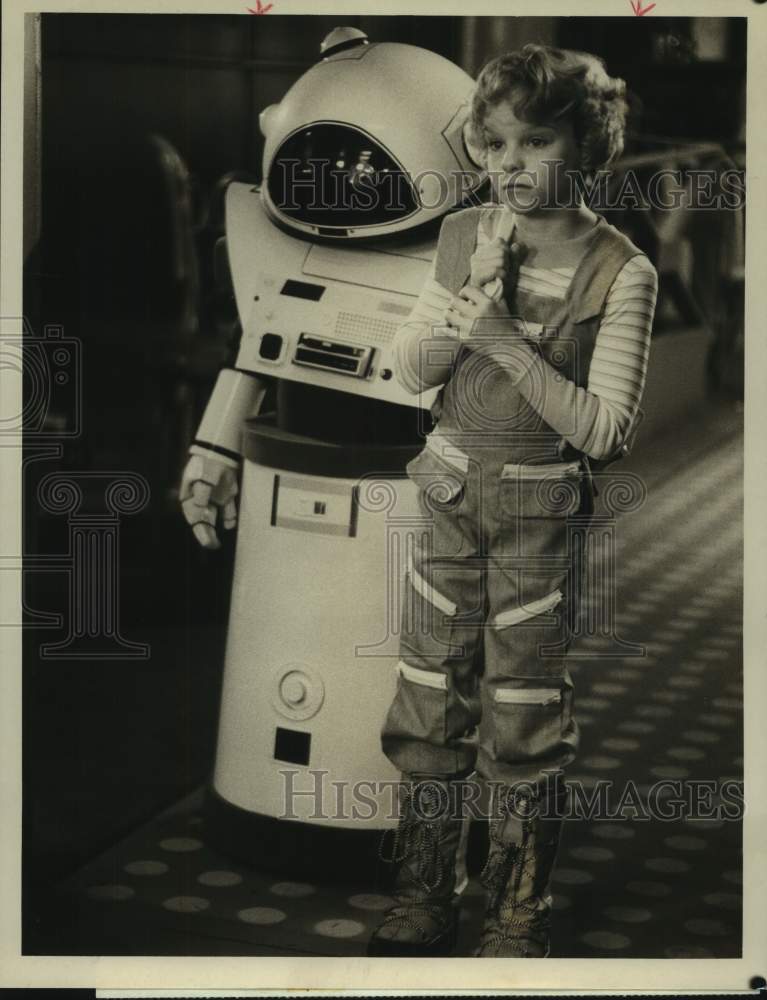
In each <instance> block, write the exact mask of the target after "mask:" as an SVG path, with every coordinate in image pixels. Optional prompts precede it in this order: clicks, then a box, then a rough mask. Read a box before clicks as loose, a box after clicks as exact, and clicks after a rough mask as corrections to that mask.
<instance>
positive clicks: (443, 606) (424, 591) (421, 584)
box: [407, 564, 458, 617]
mask: <svg viewBox="0 0 767 1000" xmlns="http://www.w3.org/2000/svg"><path fill="white" fill-rule="evenodd" d="M407 572H408V576H409V577H410V583H411V584H412V587H413V590H414V591H415V592H416V594H418V596H419V597H421V598H423V600H424V601H428V602H429V604H433V605H434V607H435V608H438V609H439V610H440V611H441V612H442V613H443V614H446V615H448V616H450V617H453V616H454V615H455V614H456V612H457V611H458V607H457V606H456V605H455V604H454V603H453V602H452V601H451V600H449V599H448V598H447V597H445V596H444V595H443V594H440V592H439V591H438V590H435V589H434V587H432V586H431V584H429V583H427V582H426V580H424V578H423V577H422V576H421V574H420V573H419V572H418V570H416V569H415V568H414V567H413V566H412V564H411V565H410V566H409V567H408V571H407Z"/></svg>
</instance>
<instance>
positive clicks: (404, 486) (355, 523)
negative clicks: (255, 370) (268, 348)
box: [210, 418, 420, 871]
mask: <svg viewBox="0 0 767 1000" xmlns="http://www.w3.org/2000/svg"><path fill="white" fill-rule="evenodd" d="M245 439H246V440H245V449H244V451H245V462H244V467H243V478H242V492H241V499H240V523H239V531H238V542H237V552H236V557H235V569H234V583H233V590H232V603H231V611H230V622H229V634H228V641H227V650H226V660H225V667H224V681H223V690H222V700H221V713H220V724H219V736H218V746H217V755H216V766H215V772H214V778H213V794H212V796H211V810H210V812H211V814H212V816H213V817H214V821H213V827H214V828H215V829H216V830H217V831H218V834H217V835H215V839H216V840H217V842H219V843H223V842H224V841H226V839H227V834H226V828H227V826H228V827H229V829H230V833H231V836H232V838H233V839H234V840H236V841H242V842H243V843H246V844H247V843H248V841H249V842H250V844H251V850H252V852H253V857H254V860H255V857H257V856H259V855H261V853H262V847H260V846H259V843H260V842H262V841H263V840H264V838H266V841H267V842H272V838H274V840H275V842H276V843H278V844H279V845H282V846H280V850H284V844H283V837H292V836H293V835H295V839H296V842H297V845H299V846H297V847H296V850H295V851H290V852H288V853H289V856H290V864H291V866H293V865H295V863H296V860H297V859H299V858H300V857H301V856H302V854H303V853H304V851H305V849H306V847H305V846H304V847H300V843H301V841H302V840H303V841H306V842H308V841H311V840H312V838H314V840H315V841H317V842H319V840H318V838H320V831H322V835H323V837H325V838H328V837H331V838H332V836H333V835H334V834H335V835H338V836H339V837H340V840H339V843H341V844H343V845H345V846H344V849H343V850H342V851H341V852H340V854H339V855H338V860H339V864H340V867H341V868H342V869H344V868H346V867H347V865H348V860H349V856H350V853H354V851H353V850H352V849H351V842H352V841H355V842H358V843H359V845H360V848H359V853H361V855H362V856H363V857H364V858H365V859H366V861H365V863H366V864H367V865H368V867H367V870H368V871H369V870H370V868H369V864H370V858H371V856H372V855H371V853H370V852H371V851H372V852H373V854H375V853H376V852H377V848H378V841H379V840H380V834H381V832H382V831H383V830H385V829H388V828H393V827H394V826H396V822H397V816H398V813H399V803H398V795H397V786H398V783H399V780H400V775H399V773H398V771H396V769H395V768H394V767H393V766H392V765H391V764H390V762H389V761H388V760H387V759H386V758H385V757H384V755H383V753H382V751H381V748H380V737H379V734H380V731H381V727H382V724H383V720H384V717H385V714H386V711H387V709H388V706H389V704H390V703H391V700H392V698H393V695H394V691H395V686H396V671H395V667H396V664H397V662H398V660H399V635H398V629H399V611H400V605H401V592H402V587H403V581H404V574H405V553H406V551H407V547H408V544H409V542H408V535H409V534H412V532H413V530H414V523H417V522H418V511H417V504H416V491H415V487H414V485H413V483H412V482H411V481H410V480H408V479H407V477H406V476H405V474H404V465H405V464H406V462H407V461H408V460H409V459H410V458H412V457H413V456H414V455H415V454H416V453H417V451H418V450H419V447H420V446H419V445H415V446H413V445H411V446H392V447H381V446H373V447H370V448H365V447H356V448H348V447H340V446H335V445H329V444H327V443H326V442H323V441H318V440H316V439H311V438H305V437H303V438H302V437H299V436H298V435H295V434H291V433H290V432H287V431H284V430H280V429H278V428H276V427H275V426H274V425H273V423H272V422H271V420H269V419H266V420H265V419H263V418H260V419H258V420H256V421H253V422H252V423H251V424H250V426H249V427H248V429H247V431H246V434H245ZM318 470H323V473H324V474H322V475H320V474H318ZM227 811H228V812H229V814H230V815H229V822H228V824H227V823H226V822H224V823H222V822H219V821H218V820H219V819H220V818H221V813H222V812H227ZM253 824H255V826H256V827H259V828H260V835H258V836H256V835H255V831H254V830H251V829H250V827H251V826H252V825H253ZM301 827H306V828H307V831H308V833H309V834H311V836H310V837H308V838H307V837H304V836H303V835H302V832H301V830H300V828H301ZM280 828H284V829H283V832H282V833H280V832H279V829H280ZM238 830H239V831H245V834H244V835H243V836H239V835H238V834H237V831H238ZM355 850H356V849H355ZM269 853H270V854H271V853H272V851H271V850H270V851H269ZM314 853H315V852H314V851H312V852H311V854H312V857H314ZM323 853H324V852H320V857H321V856H322V854H323ZM332 853H337V852H335V851H333V852H332ZM318 861H319V858H315V861H314V862H312V863H311V864H313V865H314V870H315V871H316V864H317V863H318ZM320 866H322V863H320ZM310 867H311V865H310Z"/></svg>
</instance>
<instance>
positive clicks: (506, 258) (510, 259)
mask: <svg viewBox="0 0 767 1000" xmlns="http://www.w3.org/2000/svg"><path fill="white" fill-rule="evenodd" d="M521 249H522V248H521V247H520V245H519V243H512V244H511V246H509V244H508V243H507V242H506V240H504V239H501V237H500V236H496V238H495V239H494V240H492V241H491V242H490V243H486V244H485V246H483V247H480V248H479V250H475V252H474V253H473V254H472V256H471V276H470V278H469V285H471V287H472V288H481V287H482V286H483V285H486V284H487V283H488V282H489V281H492V280H493V279H494V278H500V280H501V281H502V282H503V283H504V287H505V289H506V291H507V292H508V291H509V290H510V288H513V287H514V285H515V284H516V279H517V272H518V270H519V260H520V256H521Z"/></svg>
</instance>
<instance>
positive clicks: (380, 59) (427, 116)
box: [259, 28, 484, 239]
mask: <svg viewBox="0 0 767 1000" xmlns="http://www.w3.org/2000/svg"><path fill="white" fill-rule="evenodd" d="M473 85H474V84H473V81H472V79H471V77H470V76H469V75H468V74H467V73H465V72H464V71H463V70H462V69H460V68H459V67H458V66H456V65H455V64H454V63H451V62H450V61H449V60H447V59H444V58H443V57H442V56H439V55H437V54H436V53H434V52H430V51H429V50H427V49H421V48H418V47H416V46H413V45H403V44H399V43H389V42H384V43H372V44H371V43H369V42H368V40H367V37H366V35H365V34H364V33H363V32H361V31H358V30H357V29H355V28H336V29H335V30H334V31H332V32H331V33H330V34H329V35H328V36H327V38H326V39H325V41H324V42H323V43H322V47H321V58H320V61H319V62H318V63H317V64H316V65H314V66H312V68H311V69H309V70H308V71H307V72H306V73H305V74H304V75H303V76H302V77H301V78H300V79H299V80H297V81H296V83H295V84H294V85H293V86H292V87H291V88H290V90H289V91H288V92H287V93H286V95H285V97H284V98H283V99H282V100H281V101H280V102H279V104H273V105H271V106H270V107H268V108H266V109H265V110H264V111H263V112H262V113H261V116H260V118H259V124H260V127H261V131H262V132H263V134H264V136H265V139H266V142H265V145H264V157H263V176H264V183H263V186H262V197H263V200H264V203H265V206H266V208H267V211H268V212H269V213H270V215H271V216H272V218H273V219H274V220H275V221H277V222H279V223H280V224H281V225H283V226H286V227H288V228H290V229H292V230H294V231H297V232H301V233H307V234H313V235H316V236H323V237H335V238H338V239H354V238H364V237H370V236H379V235H384V234H390V233H396V232H402V231H403V230H407V229H412V228H414V227H416V226H420V225H422V224H423V223H425V222H428V221H430V220H432V219H437V218H439V217H441V216H442V215H444V214H445V213H446V212H448V211H449V210H450V209H451V208H454V207H455V206H456V205H459V204H460V203H461V202H462V201H464V200H465V199H466V198H467V196H469V195H470V194H471V193H472V192H473V191H475V190H476V189H477V188H478V187H480V185H481V184H482V182H483V180H484V173H483V172H482V169H481V167H480V166H479V164H478V161H477V159H476V157H474V158H473V157H472V154H471V151H470V149H469V146H468V145H467V142H466V138H465V134H464V133H465V124H466V120H467V116H468V111H469V99H470V97H471V91H472V88H473Z"/></svg>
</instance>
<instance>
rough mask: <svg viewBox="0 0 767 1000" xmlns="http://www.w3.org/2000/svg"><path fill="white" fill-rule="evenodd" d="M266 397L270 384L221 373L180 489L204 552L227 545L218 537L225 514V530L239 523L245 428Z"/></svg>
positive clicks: (245, 375) (186, 513)
mask: <svg viewBox="0 0 767 1000" xmlns="http://www.w3.org/2000/svg"><path fill="white" fill-rule="evenodd" d="M265 393H266V385H265V383H264V382H263V381H262V380H261V379H260V378H258V377H256V376H254V375H251V374H249V373H248V372H245V371H239V370H236V369H233V368H225V369H224V370H223V371H222V372H220V373H219V376H218V379H217V381H216V385H215V387H214V389H213V393H212V395H211V397H210V400H209V402H208V405H207V407H206V409H205V413H204V415H203V418H202V423H201V424H200V427H199V429H198V431H197V436H196V438H195V440H194V442H193V443H192V446H191V447H190V449H189V454H190V456H191V457H190V459H189V461H188V462H187V465H186V468H185V469H184V473H183V476H182V479H181V486H180V489H179V501H180V503H181V509H182V511H183V514H184V517H185V518H186V520H187V523H188V524H189V525H190V526H191V528H192V531H193V532H194V536H195V538H196V539H197V541H198V542H199V543H200V545H202V546H203V548H206V549H217V548H220V546H221V543H220V542H219V540H218V536H217V534H216V522H217V520H218V517H219V511H220V512H221V522H222V524H223V527H224V528H225V529H227V530H228V529H231V528H233V527H234V526H235V525H236V523H237V507H236V504H235V499H234V498H235V496H236V495H237V472H238V470H239V467H240V460H241V457H242V456H241V451H240V447H241V445H240V441H241V437H242V427H243V424H244V422H245V420H246V419H247V418H248V417H250V416H255V414H256V413H258V411H259V409H260V407H261V405H262V403H263V399H264V395H265Z"/></svg>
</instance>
